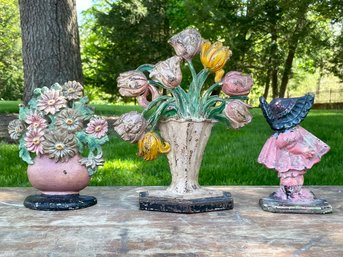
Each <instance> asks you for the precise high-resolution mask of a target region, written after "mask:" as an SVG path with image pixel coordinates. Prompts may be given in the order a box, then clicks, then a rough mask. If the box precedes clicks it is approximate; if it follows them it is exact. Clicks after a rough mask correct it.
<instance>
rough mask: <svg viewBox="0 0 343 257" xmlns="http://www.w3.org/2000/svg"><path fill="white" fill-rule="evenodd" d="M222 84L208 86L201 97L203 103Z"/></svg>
mask: <svg viewBox="0 0 343 257" xmlns="http://www.w3.org/2000/svg"><path fill="white" fill-rule="evenodd" d="M221 85H222V84H221V83H218V82H217V83H214V84H213V85H212V86H210V87H209V88H208V89H207V91H206V92H205V94H204V95H203V97H202V101H203V103H204V102H205V101H206V100H207V98H208V97H209V96H210V95H211V93H212V92H213V91H214V90H215V89H216V88H218V87H220V86H221Z"/></svg>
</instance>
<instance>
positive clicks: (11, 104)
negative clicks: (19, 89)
mask: <svg viewBox="0 0 343 257" xmlns="http://www.w3.org/2000/svg"><path fill="white" fill-rule="evenodd" d="M19 104H20V101H0V113H18V112H19Z"/></svg>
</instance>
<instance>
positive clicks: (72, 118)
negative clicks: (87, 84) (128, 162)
mask: <svg viewBox="0 0 343 257" xmlns="http://www.w3.org/2000/svg"><path fill="white" fill-rule="evenodd" d="M33 93H34V96H33V98H32V99H31V100H30V101H29V103H28V106H24V105H20V107H19V118H18V119H16V120H13V121H11V122H10V124H9V126H8V131H9V134H10V137H11V138H12V139H14V140H18V141H19V156H20V157H21V159H22V160H24V161H25V162H27V163H28V164H29V166H28V178H29V181H30V183H31V184H32V186H33V187H35V188H37V189H39V190H40V191H41V192H42V194H41V195H31V196H28V197H27V198H26V199H25V201H24V205H25V206H26V207H28V208H31V209H40V210H66V209H79V208H85V207H88V206H91V205H94V204H96V198H95V197H92V196H80V195H79V191H80V190H82V189H83V188H85V187H86V186H87V185H88V183H89V180H90V177H91V176H92V175H93V174H94V173H95V172H96V171H97V167H98V166H101V165H103V164H104V160H103V158H102V155H103V153H102V149H101V145H103V144H104V143H105V142H106V141H108V137H107V135H106V133H107V130H108V125H107V121H106V120H104V119H102V118H100V117H97V116H94V112H93V110H92V109H91V108H90V107H89V106H88V105H87V103H88V98H87V97H85V96H83V87H82V85H81V84H80V83H78V82H76V81H68V82H66V83H65V84H64V85H63V86H60V85H59V84H57V83H56V84H54V85H52V86H51V88H47V87H43V88H37V89H35V90H34V92H33ZM81 154H86V156H85V157H82V156H81Z"/></svg>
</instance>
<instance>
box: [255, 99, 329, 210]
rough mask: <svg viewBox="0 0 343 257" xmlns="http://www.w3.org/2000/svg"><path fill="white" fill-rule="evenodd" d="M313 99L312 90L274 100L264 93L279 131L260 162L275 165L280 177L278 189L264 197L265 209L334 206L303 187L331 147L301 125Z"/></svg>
mask: <svg viewBox="0 0 343 257" xmlns="http://www.w3.org/2000/svg"><path fill="white" fill-rule="evenodd" d="M313 101H314V95H313V94H310V93H309V94H307V95H305V96H303V97H299V98H276V99H273V100H272V101H271V102H270V104H268V103H267V102H266V100H265V98H264V97H260V104H261V109H262V112H263V115H264V117H265V118H266V120H267V122H268V123H269V125H270V127H271V128H272V129H273V130H274V131H275V133H274V134H273V135H272V136H271V137H270V138H269V139H268V140H267V142H266V143H265V144H264V146H263V148H262V151H261V153H260V155H259V157H258V162H259V163H261V164H263V165H265V166H266V167H267V168H269V169H275V170H276V171H277V172H278V176H279V178H280V187H279V189H278V190H277V192H275V193H273V194H272V195H270V197H268V198H263V199H261V200H260V205H261V207H262V209H264V210H267V211H272V212H297V213H299V212H300V213H317V212H318V206H320V207H321V208H320V209H321V211H320V212H319V213H327V212H331V210H332V209H331V206H330V205H329V204H328V203H327V202H326V201H325V200H321V199H317V198H316V197H315V195H314V194H313V193H312V192H311V191H309V190H308V189H305V188H303V184H304V174H305V173H306V171H307V170H308V169H310V168H312V166H313V165H314V164H316V163H317V162H319V161H320V158H321V157H322V156H323V155H324V154H326V153H327V152H328V151H329V150H330V147H329V146H328V145H327V144H325V143H324V142H323V141H321V140H320V139H318V138H317V137H315V136H314V135H312V134H311V133H310V132H308V131H307V130H305V129H304V128H302V127H300V126H299V123H300V122H301V121H302V120H304V119H305V117H306V115H307V113H308V112H309V111H310V109H311V107H312V105H313ZM322 205H323V206H324V207H323V206H322ZM301 206H303V208H301ZM311 206H312V207H314V208H311ZM322 207H323V208H322ZM316 210H317V211H316Z"/></svg>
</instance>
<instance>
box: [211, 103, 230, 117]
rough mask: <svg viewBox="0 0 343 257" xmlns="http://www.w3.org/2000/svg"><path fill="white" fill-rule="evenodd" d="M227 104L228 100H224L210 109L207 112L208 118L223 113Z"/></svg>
mask: <svg viewBox="0 0 343 257" xmlns="http://www.w3.org/2000/svg"><path fill="white" fill-rule="evenodd" d="M225 105H226V102H225V101H223V102H221V103H220V105H219V106H216V107H213V108H212V109H209V112H208V114H207V118H208V119H212V118H213V117H215V116H216V115H218V114H221V113H222V112H223V110H224V108H225Z"/></svg>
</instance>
